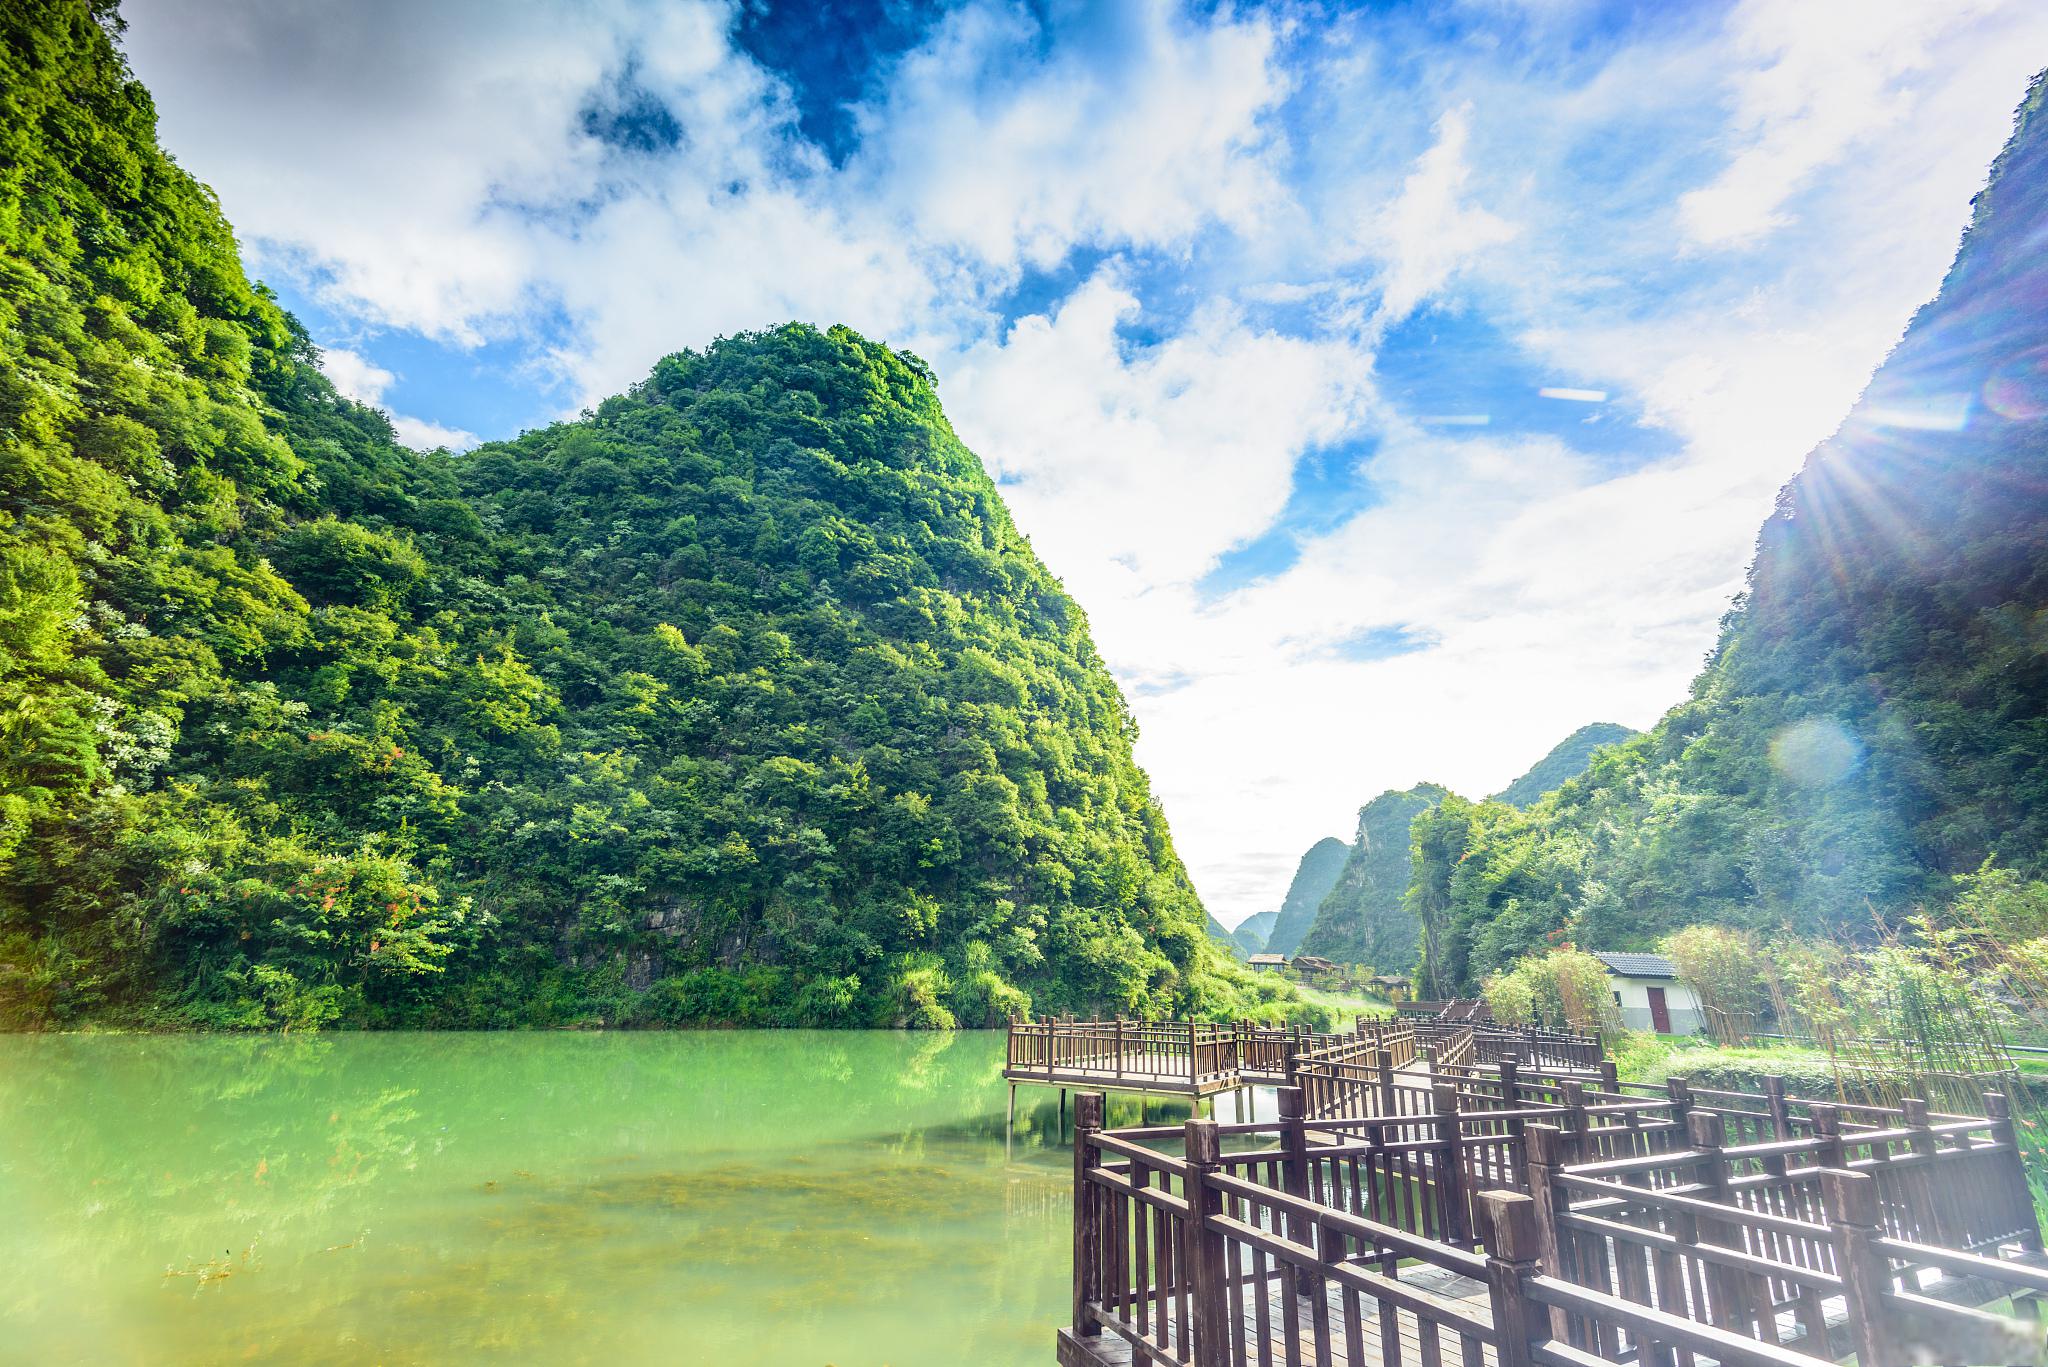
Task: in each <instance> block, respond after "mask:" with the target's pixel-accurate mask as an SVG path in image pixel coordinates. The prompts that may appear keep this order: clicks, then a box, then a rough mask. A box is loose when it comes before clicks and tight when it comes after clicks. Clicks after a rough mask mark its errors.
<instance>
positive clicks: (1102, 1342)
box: [1057, 1267, 1498, 1367]
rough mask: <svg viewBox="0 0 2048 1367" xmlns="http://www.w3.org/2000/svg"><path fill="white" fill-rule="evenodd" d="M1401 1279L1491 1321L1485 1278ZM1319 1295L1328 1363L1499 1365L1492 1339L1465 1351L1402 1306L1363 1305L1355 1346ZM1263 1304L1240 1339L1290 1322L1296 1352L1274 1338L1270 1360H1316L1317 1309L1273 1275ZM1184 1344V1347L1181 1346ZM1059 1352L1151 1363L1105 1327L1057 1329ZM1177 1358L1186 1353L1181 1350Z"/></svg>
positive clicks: (1083, 1359)
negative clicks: (1389, 1338) (1082, 1331)
mask: <svg viewBox="0 0 2048 1367" xmlns="http://www.w3.org/2000/svg"><path fill="white" fill-rule="evenodd" d="M1401 1283H1402V1285H1404V1286H1407V1287H1411V1288H1413V1289H1414V1290H1416V1291H1418V1292H1421V1293H1422V1294H1424V1295H1427V1296H1429V1297H1431V1298H1432V1299H1434V1300H1437V1301H1441V1302H1443V1303H1445V1304H1448V1305H1454V1306H1456V1307H1457V1308H1458V1309H1459V1310H1461V1311H1463V1312H1464V1313H1466V1314H1468V1315H1470V1316H1471V1317H1473V1318H1474V1319H1476V1320H1480V1321H1484V1322H1487V1323H1489V1324H1490V1323H1491V1320H1490V1318H1489V1317H1490V1315H1491V1313H1492V1312H1491V1309H1490V1307H1489V1305H1488V1299H1487V1289H1486V1283H1485V1282H1482V1281H1478V1280H1475V1279H1474V1278H1471V1277H1466V1276H1462V1275H1460V1274H1458V1273H1456V1272H1449V1271H1446V1270H1444V1269H1443V1268H1436V1267H1423V1268H1412V1269H1408V1270H1406V1271H1404V1272H1403V1274H1402V1277H1401ZM1247 1291H1249V1288H1247ZM1323 1299H1324V1307H1323V1308H1324V1312H1325V1313H1326V1314H1327V1315H1328V1317H1329V1321H1328V1322H1329V1326H1330V1336H1331V1337H1330V1345H1329V1352H1330V1355H1331V1359H1332V1360H1333V1361H1336V1362H1372V1363H1380V1362H1401V1363H1410V1362H1412V1363H1420V1364H1423V1367H1442V1364H1446V1363H1450V1364H1462V1367H1495V1364H1496V1363H1497V1362H1498V1355H1497V1354H1496V1353H1495V1352H1494V1350H1493V1346H1492V1345H1491V1344H1487V1343H1483V1342H1480V1341H1478V1340H1476V1339H1475V1340H1473V1341H1471V1343H1470V1345H1469V1347H1470V1349H1471V1351H1470V1352H1466V1351H1465V1346H1466V1345H1463V1344H1461V1343H1460V1342H1459V1341H1458V1340H1457V1339H1455V1338H1452V1337H1450V1336H1447V1335H1445V1334H1443V1333H1441V1332H1440V1331H1439V1329H1438V1326H1437V1323H1436V1321H1434V1320H1430V1319H1425V1318H1422V1317H1419V1316H1417V1315H1416V1314H1415V1313H1414V1312H1413V1311H1410V1310H1404V1309H1401V1308H1399V1307H1390V1308H1389V1311H1390V1312H1389V1313H1388V1314H1385V1315H1382V1314H1380V1313H1378V1312H1377V1311H1376V1310H1374V1309H1373V1308H1371V1307H1369V1306H1368V1307H1367V1308H1366V1309H1365V1310H1364V1311H1363V1312H1362V1313H1360V1314H1358V1316H1357V1330H1358V1344H1357V1347H1356V1349H1355V1350H1354V1348H1353V1346H1352V1343H1351V1340H1350V1338H1349V1329H1348V1327H1347V1325H1346V1318H1345V1307H1344V1298H1343V1296H1342V1295H1341V1294H1340V1293H1339V1292H1338V1291H1337V1289H1336V1288H1334V1287H1331V1288H1329V1289H1327V1290H1326V1291H1325V1292H1324V1297H1323ZM1289 1300H1292V1301H1293V1304H1292V1305H1290V1304H1288V1302H1289ZM1261 1309H1262V1308H1261V1307H1259V1306H1258V1304H1257V1297H1255V1296H1250V1295H1248V1296H1247V1297H1246V1305H1245V1309H1244V1315H1243V1321H1242V1323H1241V1325H1240V1326H1239V1328H1240V1331H1241V1338H1240V1340H1239V1341H1240V1342H1243V1341H1250V1342H1253V1343H1257V1342H1259V1341H1261V1329H1262V1327H1263V1328H1264V1329H1265V1330H1266V1340H1265V1341H1267V1342H1272V1336H1271V1331H1272V1330H1273V1329H1274V1328H1275V1327H1280V1328H1283V1329H1284V1328H1285V1327H1286V1326H1288V1325H1293V1326H1294V1330H1295V1331H1294V1333H1293V1335H1292V1337H1293V1339H1294V1341H1295V1343H1296V1344H1297V1345H1298V1347H1297V1351H1296V1353H1295V1354H1293V1355H1289V1354H1288V1353H1287V1351H1286V1349H1285V1346H1284V1345H1283V1344H1280V1343H1274V1344H1273V1355H1272V1360H1273V1361H1274V1362H1275V1363H1284V1362H1301V1363H1312V1362H1315V1361H1317V1356H1316V1353H1317V1348H1316V1341H1315V1336H1314V1334H1313V1333H1312V1332H1311V1326H1312V1325H1313V1324H1314V1322H1315V1312H1314V1307H1313V1306H1312V1305H1311V1304H1310V1303H1309V1302H1308V1300H1307V1299H1306V1298H1304V1297H1290V1296H1289V1295H1288V1293H1287V1292H1286V1291H1285V1290H1283V1289H1282V1287H1281V1285H1280V1281H1279V1279H1278V1278H1277V1277H1274V1278H1268V1279H1267V1283H1266V1295H1265V1305H1264V1306H1263V1313H1261ZM1262 1320H1263V1322H1264V1323H1263V1326H1262V1324H1261V1321H1262ZM1389 1333H1391V1334H1392V1335H1393V1336H1394V1337H1395V1338H1396V1339H1398V1340H1399V1347H1398V1349H1397V1351H1395V1352H1393V1353H1388V1352H1386V1351H1385V1349H1384V1336H1385V1335H1387V1334H1389ZM1187 1347H1188V1345H1182V1348H1183V1350H1185V1349H1186V1348H1187ZM1057 1352H1058V1355H1059V1363H1060V1367H1142V1365H1143V1364H1149V1363H1151V1362H1153V1360H1154V1359H1153V1358H1152V1357H1151V1356H1150V1352H1149V1350H1141V1349H1137V1348H1134V1347H1133V1346H1132V1345H1131V1342H1130V1340H1128V1339H1126V1338H1123V1337H1121V1336H1119V1335H1118V1334H1116V1333H1114V1332H1112V1331H1110V1330H1104V1331H1103V1332H1101V1333H1099V1334H1096V1335H1094V1336H1092V1337H1087V1338H1084V1337H1081V1336H1080V1335H1077V1334H1075V1333H1074V1332H1073V1330H1071V1329H1062V1330H1060V1331H1059V1339H1058V1344H1057ZM1182 1355H1183V1357H1185V1356H1186V1353H1185V1351H1183V1354H1182Z"/></svg>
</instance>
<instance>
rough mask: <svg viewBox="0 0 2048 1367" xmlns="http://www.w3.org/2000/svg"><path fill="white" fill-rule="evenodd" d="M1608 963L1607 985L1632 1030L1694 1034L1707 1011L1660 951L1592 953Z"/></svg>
mask: <svg viewBox="0 0 2048 1367" xmlns="http://www.w3.org/2000/svg"><path fill="white" fill-rule="evenodd" d="M1593 957H1594V958H1596V959H1598V960H1599V961H1600V962H1601V963H1603V964H1605V965H1606V966H1607V986H1608V987H1609V989H1611V990H1612V991H1613V993H1614V1004H1615V1005H1616V1006H1618V1007H1620V1008H1621V1023H1622V1024H1623V1025H1625V1026H1627V1027H1628V1028H1629V1029H1631V1030H1655V1031H1656V1032H1657V1033H1658V1034H1660V1035H1696V1034H1698V1033H1699V1032H1700V1030H1701V1029H1702V1028H1704V1027H1705V1025H1706V1023H1707V1021H1706V1015H1705V1013H1704V1012H1702V1011H1701V1010H1700V999H1699V998H1698V997H1696V996H1694V995H1693V990H1692V989H1691V988H1690V987H1687V986H1686V985H1685V984H1684V983H1682V982H1680V981H1678V969H1677V968H1676V967H1675V966H1674V965H1673V964H1672V962H1671V960H1669V959H1667V958H1665V957H1664V956H1663V955H1662V954H1595V955H1594V956H1593Z"/></svg>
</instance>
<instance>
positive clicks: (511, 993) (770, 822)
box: [0, 0, 1284, 1027]
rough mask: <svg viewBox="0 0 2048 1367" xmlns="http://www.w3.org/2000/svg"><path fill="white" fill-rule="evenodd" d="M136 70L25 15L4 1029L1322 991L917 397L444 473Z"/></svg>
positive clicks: (837, 366) (4, 12)
mask: <svg viewBox="0 0 2048 1367" xmlns="http://www.w3.org/2000/svg"><path fill="white" fill-rule="evenodd" d="M113 22H115V21H113V20H112V19H111V17H110V11H108V10H105V9H102V8H101V7H100V6H98V5H92V6H88V4H86V3H82V2H81V0H72V2H71V3H56V2H54V0H53V3H49V4H41V5H29V6H20V5H14V6H6V7H0V64H4V66H0V1023H4V1024H9V1025H15V1026H31V1027H33V1026H50V1025H56V1026H62V1025H69V1024H76V1023H80V1022H88V1021H114V1022H127V1023H139V1024H192V1025H206V1026H228V1027H258V1026H276V1025H313V1024H319V1023H321V1022H324V1021H329V1020H335V1021H340V1022H343V1023H349V1024H364V1025H397V1024H413V1025H435V1026H443V1025H449V1026H452V1025H497V1024H514V1023H546V1022H563V1021H579V1020H590V1019H596V1020H604V1021H613V1022H617V1021H643V1022H650V1023H681V1022H694V1021H704V1022H738V1023H770V1022H815V1023H827V1024H837V1023H846V1024H858V1023H910V1024H916V1025H943V1024H946V1023H948V1022H953V1021H959V1022H966V1023H981V1022H985V1021H989V1020H992V1019H995V1018H997V1017H999V1016H1000V1015H1001V1014H1002V1013H1003V1012H1005V1011H1007V1010H1011V1009H1015V1008H1018V1007H1021V1006H1023V1005H1025V1004H1026V1002H1027V1001H1028V1002H1029V1003H1031V1004H1032V1005H1034V1006H1036V1007H1039V1008H1041V1009H1068V1008H1071V1009H1089V1008H1093V1007H1104V1008H1107V1009H1112V1010H1122V1011H1128V1012H1141V1011H1153V1012H1156V1011H1163V1010H1176V1011H1196V1012H1223V1011H1229V1012H1238V1011H1245V1010H1250V1009H1254V1008H1255V1006H1256V1005H1257V1002H1256V1001H1255V1000H1254V997H1253V995H1252V994H1256V993H1264V994H1267V995H1268V996H1270V994H1272V993H1275V992H1280V991H1283V990H1284V989H1280V988H1277V987H1274V986H1271V985H1264V984H1261V985H1258V986H1254V985H1252V984H1251V983H1250V980H1249V979H1248V978H1247V977H1245V976H1243V975H1241V974H1240V973H1239V972H1238V971H1237V970H1235V969H1233V968H1231V967H1229V966H1228V964H1227V963H1226V962H1225V961H1224V959H1223V956H1222V955H1221V954H1220V953H1219V952H1218V951H1217V950H1216V949H1215V948H1213V947H1212V946H1211V945H1210V943H1209V941H1208V938H1207V937H1206V936H1205V934H1204V932H1203V923H1204V912H1203V909H1202V907H1201V904H1200V902H1199V900H1198V899H1197V897H1196V896H1195V893H1194V891H1193V889H1192V887H1191V886H1190V884H1189V882H1188V879H1187V876H1186V874H1185V873H1184V871H1183V869H1182V866H1181V863H1180V860H1179V858H1178V857H1177V856H1176V855H1175V853H1174V850H1173V844H1172V841H1171V839H1170V837H1169V835H1168V832H1167V827H1166V822H1165V819H1164V817H1163V816H1162V814H1161V812H1160V810H1159V807H1158V804H1157V803H1156V802H1155V801H1154V800H1153V797H1152V795H1151V791H1150V788H1149V785H1148V783H1147V780H1146V778H1145V776H1144V774H1143V773H1142V772H1140V770H1139V769H1138V768H1137V766H1136V764H1135V763H1134V761H1133V760H1132V756H1131V743H1132V738H1133V731H1134V728H1133V726H1132V722H1131V718H1130V714H1129V712H1128V711H1127V710H1126V707H1125V705H1124V701H1123V699H1122V697H1121V695H1120V694H1119V692H1118V690H1117V688H1116V686H1115V684H1114V682H1113V681H1112V680H1111V679H1110V677H1109V675H1108V673H1107V672H1106V671H1105V670H1104V668H1103V666H1102V664H1101V662H1100V660H1099V659H1098V658H1097V656H1096V654H1095V651H1094V648H1093V646H1092V644H1091V643H1090V640H1089V635H1088V630H1087V624H1086V622H1085V620H1084V618H1083V616H1082V614H1081V612H1080V610H1079V609H1078V608H1077V607H1076V606H1075V604H1074V603H1073V602H1072V601H1071V600H1070V599H1069V598H1068V597H1067V596H1066V594H1065V593H1064V592H1062V590H1061V589H1060V586H1059V585H1058V584H1057V583H1056V582H1055V581H1054V580H1053V578H1052V577H1051V575H1050V574H1048V573H1047V571H1046V570H1045V568H1044V567H1043V566H1042V565H1041V564H1040V563H1039V562H1038V560H1037V558H1036V557H1035V556H1034V555H1033V553H1032V551H1031V549H1030V547H1029V546H1028V544H1027V543H1026V542H1025V541H1024V539H1023V537H1022V536H1021V535H1019V533H1018V531H1017V529H1016V528H1015V526H1014V525H1012V523H1011V521H1010V518H1009V515H1008V513H1007V512H1006V511H1005V509H1004V507H1003V504H1002V500H1001V499H1000V497H999V496H998V494H997V492H996V490H995V487H994V486H993V484H992V483H991V482H990V480H989V479H988V477H987V476H986V474H985V473H984V472H983V470H982V468H981V465H980V463H979V462H978V461H977V460H976V458H975V457H974V455H973V454H972V453H970V452H969V451H967V450H966V449H965V448H964V447H963V446H962V445H961V444H960V442H959V441H958V439H957V438H956V437H955V436H954V434H953V432H952V430H951V428H950V427H949V426H948V425H947V423H946V420H945V417H944V415H943V414H942V413H941V412H940V409H939V405H938V401H937V399H936V398H935V397H934V394H933V389H932V379H931V376H930V374H929V373H928V372H927V371H926V369H925V367H924V366H923V365H922V364H921V363H920V362H919V361H918V360H917V359H916V358H915V357H912V356H909V355H907V354H904V353H899V352H893V351H891V350H889V349H888V348H886V347H884V346H881V345H878V344H876V343H874V342H870V341H867V340H865V339H863V338H861V337H858V336H856V335H854V334H853V333H851V332H849V331H847V330H845V329H843V328H834V329H832V330H830V331H829V332H820V331H817V330H815V329H813V328H810V327H805V326H800V325H794V324H793V325H790V326H787V327H783V328H778V329H775V330H773V331H769V332H763V333H758V334H752V335H748V336H742V337H737V338H732V339H728V340H725V341H722V342H720V343H718V344H717V345H715V346H713V347H711V348H710V349H709V350H707V351H705V352H703V353H692V352H681V353H678V354H676V355H674V356H670V357H669V358H667V359H666V360H664V361H662V362H661V363H660V364H659V365H657V366H656V367H655V369H654V372H653V373H652V375H650V376H649V377H648V378H647V379H646V380H645V381H644V382H643V383H641V384H640V385H639V386H637V387H636V388H635V389H634V390H633V391H632V392H631V393H629V394H626V395H622V396H620V397H617V398H614V399H611V400H608V401H606V402H605V403H603V404H601V405H599V406H598V408H597V410H596V411H595V412H594V413H591V414H589V415H587V416H586V417H585V418H584V419H583V420H581V421H578V422H572V423H563V424H559V425H556V426H553V427H550V428H547V429H546V430H544V431H537V432H531V433H528V434H526V435H525V436H522V437H521V438H519V439H518V440H516V441H511V442H505V443H500V444H495V445H491V446H487V447H485V448H483V449H482V450H479V451H477V452H476V453H474V454H473V455H470V456H467V457H451V456H449V455H447V454H446V453H437V454H421V453H415V452H410V451H407V450H405V449H403V448H401V447H400V446H398V445H397V444H396V443H395V441H394V440H393V438H392V433H391V429H390V426H389V424H388V423H387V421H386V420H385V419H384V418H383V417H382V416H381V415H380V414H378V413H376V412H374V411H371V410H369V409H366V408H363V407H361V406H359V405H356V404H354V403H351V402H348V401H346V400H344V399H341V398H339V397H338V396H337V395H336V393H335V391H334V389H333V387H332V386H331V385H330V384H329V383H328V382H327V380H326V379H325V378H324V377H323V376H322V375H321V373H320V370H319V368H318V365H317V353H316V352H315V350H314V348H313V347H312V346H311V345H310V344H309V342H308V339H307V337H306V335H305V333H304V332H303V331H302V330H301V329H300V327H299V325H298V324H297V323H296V322H295V321H294V320H293V319H292V318H291V317H290V316H288V315H287V314H285V313H284V312H282V311H281V310H280V309H279V308H278V307H277V306H276V304H275V303H274V302H273V301H272V300H271V298H270V297H269V296H268V295H267V294H266V293H265V292H264V291H263V290H262V289H261V287H259V286H255V285H252V284H251V283H250V282H249V281H248V280H247V279H246V278H245V277H244V275H243V273H242V269H241V266H240V264H239V261H238V257H237V253H236V248H235V243H234V239H233V236H232V234H231V232H230V229H229V227H228V225H227V224H226V223H225V222H224V221H223V219H222V217H221V215H220V212H219V209H218V207H217V205H216V204H215V202H214V200H213V198H212V196H211V195H210V194H209V193H208V191H207V190H206V189H205V188H204V187H203V186H201V185H199V184H198V183H196V182H195V181H193V180H192V179H191V178H190V177H189V176H187V175H185V174H184V173H183V172H182V171H180V170H179V169H178V168H177V166H176V165H175V164H174V163H172V162H171V161H170V160H169V159H168V158H167V157H166V156H165V155H164V154H163V153H162V152H161V151H160V150H159V149H158V147H157V145H156V141H155V127H154V125H155V116H154V110H153V108H152V106H151V103H150V99H149V96H148V94H147V92H146V91H144V90H143V89H142V88H141V87H140V86H139V85H138V84H137V83H136V82H135V81H134V80H133V79H132V78H130V77H129V75H128V74H127V72H126V70H125V68H124V66H123V64H122V62H121V61H120V59H119V57H118V54H117V53H116V52H115V50H114V48H113V47H112V45H111V42H110V39H109V37H108V34H107V32H106V31H105V27H104V25H106V24H110V23H113ZM316 135H317V132H314V133H309V136H316Z"/></svg>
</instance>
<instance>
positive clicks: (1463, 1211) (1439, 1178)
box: [1429, 1082, 1472, 1248]
mask: <svg viewBox="0 0 2048 1367" xmlns="http://www.w3.org/2000/svg"><path fill="white" fill-rule="evenodd" d="M1429 1092H1430V1100H1431V1109H1432V1110H1434V1111H1435V1112H1436V1147H1435V1150H1434V1158H1435V1167H1436V1190H1437V1203H1438V1209H1439V1210H1441V1211H1442V1212H1443V1228H1442V1231H1441V1232H1442V1237H1443V1241H1444V1242H1445V1243H1447V1244H1456V1245H1458V1246H1459V1247H1460V1248H1470V1247H1471V1246H1472V1220H1471V1211H1470V1209H1469V1208H1468V1207H1467V1206H1466V1204H1465V1145H1464V1143H1463V1142H1462V1140H1461V1139H1460V1137H1459V1134H1458V1084H1457V1083H1455V1082H1438V1083H1434V1084H1432V1085H1431V1087H1430V1089H1429Z"/></svg>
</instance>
